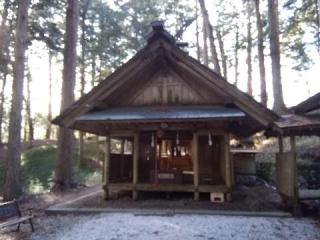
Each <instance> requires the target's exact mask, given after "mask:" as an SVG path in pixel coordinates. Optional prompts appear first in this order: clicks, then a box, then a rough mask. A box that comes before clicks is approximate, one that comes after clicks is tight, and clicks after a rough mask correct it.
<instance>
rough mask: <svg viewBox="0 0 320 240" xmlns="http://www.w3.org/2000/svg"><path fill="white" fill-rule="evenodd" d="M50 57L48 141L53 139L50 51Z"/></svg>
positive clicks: (50, 54)
mask: <svg viewBox="0 0 320 240" xmlns="http://www.w3.org/2000/svg"><path fill="white" fill-rule="evenodd" d="M48 57H49V102H48V116H47V129H46V139H47V140H49V139H51V134H52V126H51V121H52V58H53V54H52V51H51V50H50V49H49V51H48Z"/></svg>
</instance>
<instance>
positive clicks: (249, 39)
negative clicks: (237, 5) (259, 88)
mask: <svg viewBox="0 0 320 240" xmlns="http://www.w3.org/2000/svg"><path fill="white" fill-rule="evenodd" d="M251 10H252V9H251V1H248V2H247V15H248V22H247V67H248V69H247V70H248V82H247V93H248V94H249V95H250V96H253V94H252V34H251Z"/></svg>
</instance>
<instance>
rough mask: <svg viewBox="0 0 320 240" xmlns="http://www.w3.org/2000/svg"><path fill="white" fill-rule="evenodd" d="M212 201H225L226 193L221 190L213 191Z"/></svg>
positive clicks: (211, 194)
mask: <svg viewBox="0 0 320 240" xmlns="http://www.w3.org/2000/svg"><path fill="white" fill-rule="evenodd" d="M210 201H211V202H214V203H223V202H224V193H220V192H211V193H210Z"/></svg>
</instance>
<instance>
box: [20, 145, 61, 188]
mask: <svg viewBox="0 0 320 240" xmlns="http://www.w3.org/2000/svg"><path fill="white" fill-rule="evenodd" d="M56 154H57V149H56V148H55V147H52V146H50V147H40V148H35V149H31V150H29V151H27V152H25V153H24V154H23V158H22V171H23V176H24V179H25V181H24V182H25V187H26V189H27V190H31V191H39V190H40V191H41V190H45V189H49V188H50V185H51V183H52V181H53V171H54V161H55V158H56Z"/></svg>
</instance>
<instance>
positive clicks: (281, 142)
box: [278, 135, 283, 153]
mask: <svg viewBox="0 0 320 240" xmlns="http://www.w3.org/2000/svg"><path fill="white" fill-rule="evenodd" d="M278 144H279V153H283V137H282V135H279V136H278Z"/></svg>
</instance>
